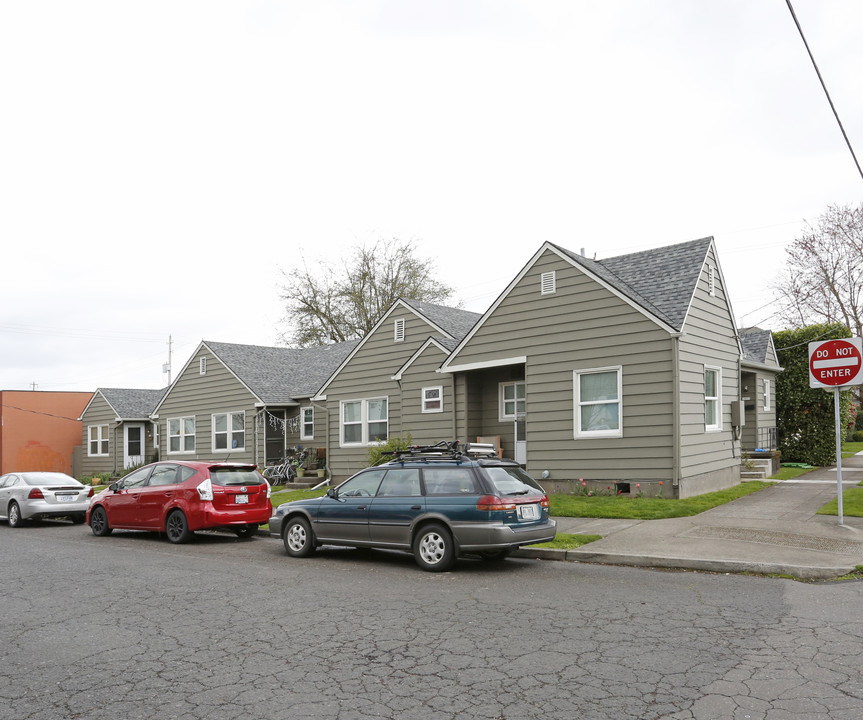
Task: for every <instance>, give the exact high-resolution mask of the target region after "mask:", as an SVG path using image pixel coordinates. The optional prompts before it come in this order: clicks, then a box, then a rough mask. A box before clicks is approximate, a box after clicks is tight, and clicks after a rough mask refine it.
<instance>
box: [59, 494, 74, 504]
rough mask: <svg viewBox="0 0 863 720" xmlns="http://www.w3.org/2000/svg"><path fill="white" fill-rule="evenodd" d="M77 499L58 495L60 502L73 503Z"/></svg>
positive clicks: (72, 496)
mask: <svg viewBox="0 0 863 720" xmlns="http://www.w3.org/2000/svg"><path fill="white" fill-rule="evenodd" d="M77 497H78V496H77V495H57V499H58V500H59V501H60V502H73V501H74V500H75V499H76V498H77Z"/></svg>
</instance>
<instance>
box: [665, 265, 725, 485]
mask: <svg viewBox="0 0 863 720" xmlns="http://www.w3.org/2000/svg"><path fill="white" fill-rule="evenodd" d="M707 264H708V265H709V264H712V265H713V266H714V267H716V259H715V257H713V255H712V253H711V255H710V256H709V257H708V260H707ZM707 275H708V271H707V267H706V266H705V267H704V268H703V269H702V277H701V279H700V281H699V283H698V287H697V289H696V292H695V295H694V297H693V301H692V305H691V307H690V309H689V314H688V315H687V318H686V324H685V326H684V334H683V337H682V338H681V340H680V368H681V373H680V387H681V397H680V400H681V477H682V478H687V477H693V476H696V475H702V474H705V473H711V472H717V471H721V470H724V469H727V468H729V467H734V466H739V464H740V458H739V454H737V451H736V449H735V442H734V440H733V437H732V429H731V403H732V401H735V400H738V399H739V397H740V395H739V364H738V361H739V358H740V354H739V348H738V345H737V341H736V339H735V337H734V326H733V323H732V320H731V316H730V313H729V310H728V303H727V300H726V298H725V289H724V288H723V287H722V283H721V277H720V275H719V273H718V272H717V273H716V296H715V297H711V296H710V294H709V289H708V280H707ZM705 365H710V366H715V367H720V368H721V369H722V430H721V431H719V432H707V431H706V430H705V400H704V366H705Z"/></svg>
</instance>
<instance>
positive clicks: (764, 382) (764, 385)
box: [761, 378, 770, 410]
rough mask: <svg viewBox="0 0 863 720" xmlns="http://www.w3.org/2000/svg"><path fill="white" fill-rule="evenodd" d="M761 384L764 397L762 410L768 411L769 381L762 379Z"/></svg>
mask: <svg viewBox="0 0 863 720" xmlns="http://www.w3.org/2000/svg"><path fill="white" fill-rule="evenodd" d="M761 382H762V386H761V387H762V393H763V395H764V405H762V409H764V410H770V380H768V379H767V378H764V379H763V380H762V381H761Z"/></svg>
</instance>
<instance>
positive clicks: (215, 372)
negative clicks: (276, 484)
mask: <svg viewBox="0 0 863 720" xmlns="http://www.w3.org/2000/svg"><path fill="white" fill-rule="evenodd" d="M356 344H357V343H356V341H353V342H345V343H338V344H331V345H323V346H320V347H314V348H306V349H293V348H282V347H261V346H257V345H237V344H229V343H219V342H211V341H202V342H201V344H200V345H199V346H198V349H197V350H196V351H195V352H194V354H193V355H192V357H191V358H190V359H189V361H188V362H187V363H186V365H185V366H184V367H183V369H182V371H181V372H180V374H179V375H178V376H177V379H176V380H175V381H174V383H173V384H172V385H171V387H170V389H169V390H168V392H167V393H166V394H165V396H164V398H162V400H161V402H160V403H159V404H158V405H157V406H156V407H155V409H154V410H153V414H152V420H153V422H154V424H155V426H156V427H157V428H158V439H159V450H160V457H161V458H162V459H163V460H169V459H175V460H207V461H225V462H227V461H231V462H254V463H256V464H257V465H258V466H259V467H263V466H264V465H266V464H269V463H274V462H276V461H278V460H280V459H282V458H284V457H285V456H286V455H290V454H291V453H292V452H293V451H294V449H295V448H296V447H298V446H302V447H304V448H306V449H311V448H314V449H315V450H317V449H318V448H322V447H325V445H326V438H325V427H326V424H325V423H326V418H325V415H323V414H321V413H319V412H317V411H316V409H315V408H314V407H313V406H312V404H311V402H310V398H311V397H312V395H313V394H314V393H315V391H316V390H317V389H318V388H319V387H320V386H321V384H322V383H323V382H324V380H326V378H328V377H329V376H330V375H331V374H332V372H333V370H334V369H335V368H336V367H337V366H338V365H339V364H340V363H341V362H342V361H343V360H344V358H345V356H346V355H347V354H348V353H349V352H350V351H351V350H353V348H354V347H355V346H356Z"/></svg>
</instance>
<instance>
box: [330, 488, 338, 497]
mask: <svg viewBox="0 0 863 720" xmlns="http://www.w3.org/2000/svg"><path fill="white" fill-rule="evenodd" d="M337 494H338V493H337V492H336V489H335V488H332V487H331V488H327V497H328V498H333V499H334V500H335V498H336V495H337Z"/></svg>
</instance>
